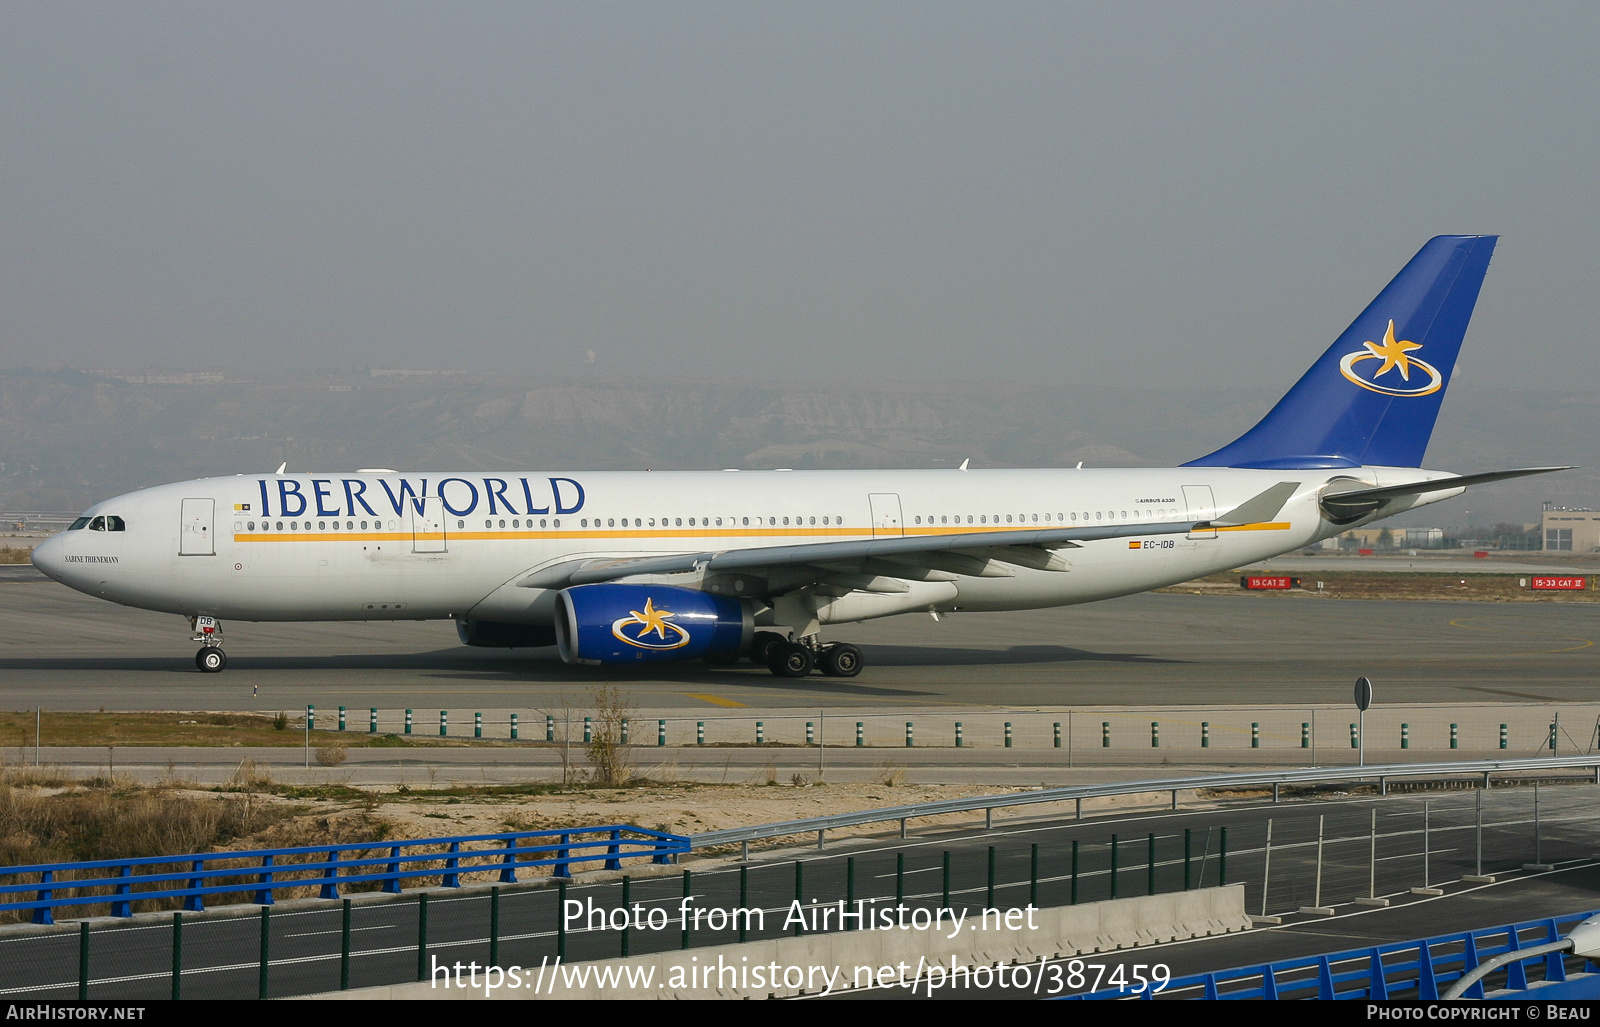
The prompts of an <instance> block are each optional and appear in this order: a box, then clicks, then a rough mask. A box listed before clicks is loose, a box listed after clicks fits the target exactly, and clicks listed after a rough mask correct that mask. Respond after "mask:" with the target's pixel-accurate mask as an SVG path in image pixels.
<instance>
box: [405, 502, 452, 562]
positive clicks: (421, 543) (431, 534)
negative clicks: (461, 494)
mask: <svg viewBox="0 0 1600 1027" xmlns="http://www.w3.org/2000/svg"><path fill="white" fill-rule="evenodd" d="M418 507H421V510H418ZM411 551H412V552H413V553H442V552H444V551H445V520H444V502H443V500H441V499H440V498H439V497H438V496H423V497H422V498H420V499H414V500H412V502H411Z"/></svg>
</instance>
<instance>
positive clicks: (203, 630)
mask: <svg viewBox="0 0 1600 1027" xmlns="http://www.w3.org/2000/svg"><path fill="white" fill-rule="evenodd" d="M190 623H191V625H192V626H193V628H194V634H193V635H192V636H190V639H189V640H190V641H191V642H199V643H201V646H200V651H199V652H197V653H195V654H194V665H195V666H196V667H198V668H199V669H200V672H201V673H202V674H218V673H221V671H222V669H223V668H224V667H226V666H227V665H228V654H227V653H225V652H223V651H222V623H221V622H220V621H218V620H217V619H216V618H215V617H207V616H204V615H201V616H199V617H194V618H192V619H191V621H190Z"/></svg>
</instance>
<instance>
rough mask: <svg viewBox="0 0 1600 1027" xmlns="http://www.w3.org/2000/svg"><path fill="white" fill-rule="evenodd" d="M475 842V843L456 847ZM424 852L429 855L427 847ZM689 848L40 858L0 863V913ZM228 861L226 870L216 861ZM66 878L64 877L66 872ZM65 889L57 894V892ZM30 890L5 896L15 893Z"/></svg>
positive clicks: (323, 890) (448, 877) (578, 837)
mask: <svg viewBox="0 0 1600 1027" xmlns="http://www.w3.org/2000/svg"><path fill="white" fill-rule="evenodd" d="M465 845H481V846H482V847H480V848H463V846H465ZM429 849H432V850H434V851H426V850H429ZM688 851H689V839H688V838H686V837H683V836H682V835H676V834H667V833H666V832H664V831H651V830H648V829H647V828H643V827H633V826H631V825H626V824H612V825H607V826H604V827H584V828H575V829H570V830H558V831H516V832H512V833H509V834H477V835H459V836H455V837H449V838H414V839H406V840H404V841H390V842H349V843H344V844H340V845H310V846H303V847H300V848H294V849H253V850H249V851H244V852H207V853H196V854H190V855H184V856H147V857H141V858H139V859H106V860H95V861H92V862H85V863H39V864H35V865H33V866H21V867H0V881H3V880H8V879H9V880H13V881H15V880H16V879H17V878H25V877H32V878H34V880H32V881H26V882H18V883H12V884H0V900H3V901H0V911H10V910H30V911H32V913H33V922H34V923H36V924H51V923H54V922H55V916H54V913H55V911H56V910H58V909H65V908H68V907H72V906H97V905H106V904H107V903H109V904H110V906H111V915H112V916H124V917H125V916H132V915H133V904H134V903H135V902H147V901H158V900H167V899H182V900H183V908H184V909H185V910H189V911H193V912H201V911H203V910H204V909H205V908H206V907H205V902H206V897H207V896H215V895H227V894H233V895H238V894H248V895H250V900H249V901H251V902H254V903H256V904H258V905H263V906H270V905H272V903H273V893H274V892H275V891H278V890H280V889H286V888H307V887H314V888H317V889H318V896H319V897H321V898H324V899H336V898H339V897H340V895H339V889H340V887H348V886H350V885H358V884H361V885H365V884H381V885H382V890H383V891H385V892H390V893H396V894H398V893H399V892H400V890H401V888H402V886H403V883H404V882H405V881H407V880H411V879H415V878H420V877H438V878H440V879H441V882H442V883H443V885H444V887H446V888H459V887H461V879H462V877H464V876H466V875H469V874H493V875H496V876H495V877H494V878H493V879H494V880H496V881H499V882H514V881H516V879H517V872H518V871H519V870H529V869H531V868H533V867H553V868H554V869H553V870H552V875H553V876H555V877H558V878H561V877H571V876H572V867H573V866H574V865H575V864H582V863H601V864H603V867H604V869H606V870H620V869H622V861H623V860H624V859H638V858H648V859H649V860H650V861H651V862H652V863H670V862H672V858H673V857H674V856H676V855H679V854H681V853H686V852H688ZM222 863H227V864H229V865H227V866H219V865H218V864H222ZM68 874H70V875H72V876H70V877H68V876H64V875H68ZM63 892H65V893H69V894H67V895H64V896H63V895H62V893H63ZM29 894H31V895H32V898H29V899H17V900H13V898H14V897H15V896H19V895H29Z"/></svg>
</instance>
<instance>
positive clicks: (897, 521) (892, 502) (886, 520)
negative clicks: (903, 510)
mask: <svg viewBox="0 0 1600 1027" xmlns="http://www.w3.org/2000/svg"><path fill="white" fill-rule="evenodd" d="M867 500H868V502H870V503H871V504H872V537H873V538H894V537H897V536H900V535H904V534H905V533H906V531H905V520H904V518H902V517H901V516H900V494H899V493H897V492H874V493H872V494H871V495H869V496H868V497H867Z"/></svg>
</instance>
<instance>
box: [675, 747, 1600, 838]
mask: <svg viewBox="0 0 1600 1027" xmlns="http://www.w3.org/2000/svg"><path fill="white" fill-rule="evenodd" d="M1582 768H1591V769H1592V770H1593V771H1594V774H1595V782H1596V783H1597V784H1600V755H1594V756H1552V757H1548V758H1538V759H1521V760H1467V761H1460V762H1452V763H1391V764H1384V765H1380V766H1367V767H1312V768H1305V769H1299V770H1263V771H1251V772H1248V773H1243V774H1211V775H1207V776H1203V777H1178V778H1163V779H1157V780H1153V781H1124V782H1120V783H1117V784H1097V785H1072V786H1070V787H1067V788H1047V789H1043V790H1040V791H1032V792H1015V793H1012V794H1009V795H984V796H978V797H976V798H971V799H945V800H943V801H940V802H923V803H917V804H915V805H911V806H889V807H885V808H883V809H873V810H863V811H861V812H859V813H840V814H836V815H834V816H831V817H811V818H808V819H806V820H787V821H783V822H781V823H776V824H761V825H759V826H756V827H735V828H729V829H727V830H724V831H707V832H704V833H703V834H696V835H690V836H689V843H690V847H691V848H693V849H704V848H709V847H711V846H714V845H729V844H733V843H735V842H746V843H748V842H753V841H759V840H761V839H764V838H782V837H784V836H785V835H792V834H810V833H812V832H816V834H817V844H818V847H821V845H822V842H823V839H824V837H825V834H826V832H828V831H832V830H835V829H837V828H841V827H857V826H860V825H862V824H879V823H887V822H889V821H894V820H898V821H900V833H901V836H902V837H904V836H905V831H906V821H909V820H914V819H917V818H920V817H937V816H942V815H944V814H947V813H971V812H975V811H977V810H983V811H985V813H986V814H989V815H990V817H986V819H990V818H992V814H993V811H994V810H997V809H1004V808H1008V807H1011V806H1028V805H1035V804H1038V803H1045V802H1072V801H1076V802H1078V803H1079V806H1078V813H1079V815H1080V816H1081V815H1082V809H1083V807H1082V802H1083V800H1084V799H1097V798H1103V797H1105V796H1109V795H1136V794H1140V793H1144V792H1171V793H1172V795H1173V799H1172V804H1173V808H1174V809H1176V808H1177V803H1178V799H1177V793H1178V792H1183V791H1191V790H1194V789H1197V788H1210V789H1227V788H1246V787H1252V786H1254V787H1260V786H1262V785H1271V786H1272V794H1273V799H1274V801H1276V799H1277V797H1278V788H1279V787H1280V786H1282V785H1286V784H1315V783H1324V782H1339V781H1371V780H1377V781H1378V787H1379V791H1380V793H1381V794H1387V785H1388V782H1389V780H1390V779H1391V778H1408V777H1444V776H1458V775H1464V774H1472V775H1480V774H1481V775H1483V777H1484V782H1485V785H1487V783H1488V781H1489V777H1490V775H1493V774H1510V773H1526V772H1528V771H1538V770H1574V769H1582Z"/></svg>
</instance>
